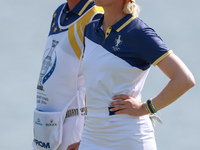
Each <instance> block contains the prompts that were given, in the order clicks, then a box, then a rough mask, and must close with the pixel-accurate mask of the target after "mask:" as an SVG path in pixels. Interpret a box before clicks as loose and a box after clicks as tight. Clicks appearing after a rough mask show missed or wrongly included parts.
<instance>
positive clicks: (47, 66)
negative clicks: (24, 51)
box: [37, 40, 59, 90]
mask: <svg viewBox="0 0 200 150" xmlns="http://www.w3.org/2000/svg"><path fill="white" fill-rule="evenodd" d="M58 43H59V42H58V41H55V40H53V41H52V45H51V48H50V49H47V50H46V51H45V53H44V58H43V62H42V69H41V71H40V77H39V81H38V85H37V89H38V90H44V89H43V84H44V83H45V82H46V81H47V80H48V79H49V77H50V76H51V75H52V74H53V72H54V70H55V67H56V52H55V51H54V49H55V48H56V46H57V44H58Z"/></svg>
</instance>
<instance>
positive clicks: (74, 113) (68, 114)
mask: <svg viewBox="0 0 200 150" xmlns="http://www.w3.org/2000/svg"><path fill="white" fill-rule="evenodd" d="M80 112H81V115H84V112H85V107H83V108H80ZM78 115H79V111H78V108H75V109H69V110H67V112H66V116H65V118H69V117H72V116H78Z"/></svg>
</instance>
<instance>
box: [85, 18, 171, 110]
mask: <svg viewBox="0 0 200 150" xmlns="http://www.w3.org/2000/svg"><path fill="white" fill-rule="evenodd" d="M102 22H103V17H102V18H101V19H100V20H98V21H94V22H91V23H89V24H88V25H87V26H86V28H85V32H84V35H85V51H84V57H83V63H82V69H83V74H84V77H85V81H86V93H87V94H86V95H87V100H86V104H87V107H88V111H89V110H90V109H98V108H107V107H108V106H109V104H110V102H111V101H112V97H113V96H115V95H118V94H126V95H129V96H133V97H136V96H140V93H141V90H142V88H143V85H144V82H145V79H146V77H147V74H148V72H149V69H150V66H151V65H154V66H155V65H156V64H157V63H158V62H160V61H161V60H162V59H164V58H165V57H166V56H168V55H169V54H170V53H172V51H171V50H169V48H167V47H166V45H165V44H164V42H163V41H162V39H161V38H160V37H159V36H158V35H157V34H156V32H155V31H154V30H153V29H152V28H150V27H149V26H148V25H146V24H145V23H144V22H143V21H141V20H140V19H139V18H134V17H133V16H132V15H126V16H125V17H124V18H122V19H121V20H120V21H119V22H117V23H116V24H114V25H113V26H111V27H108V29H107V31H106V33H104V32H103V30H102V27H101V26H102Z"/></svg>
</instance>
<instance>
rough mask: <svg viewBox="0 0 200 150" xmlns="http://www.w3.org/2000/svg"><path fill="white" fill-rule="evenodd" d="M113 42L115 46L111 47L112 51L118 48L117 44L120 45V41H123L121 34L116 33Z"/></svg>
mask: <svg viewBox="0 0 200 150" xmlns="http://www.w3.org/2000/svg"><path fill="white" fill-rule="evenodd" d="M114 42H115V46H113V47H112V48H113V50H114V51H118V50H120V48H119V45H121V44H122V42H123V40H122V39H121V35H118V37H117V38H115V41H114Z"/></svg>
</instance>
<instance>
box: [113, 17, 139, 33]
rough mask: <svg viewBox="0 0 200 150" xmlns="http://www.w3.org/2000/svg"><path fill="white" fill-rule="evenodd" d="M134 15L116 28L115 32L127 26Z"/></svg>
mask: <svg viewBox="0 0 200 150" xmlns="http://www.w3.org/2000/svg"><path fill="white" fill-rule="evenodd" d="M135 18H136V17H131V18H130V19H128V20H127V21H126V22H125V23H124V24H123V25H122V26H121V27H119V28H118V29H117V32H119V31H121V30H122V29H123V28H124V27H125V26H127V25H128V24H129V23H130V22H131V21H133V20H134V19H135Z"/></svg>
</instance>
